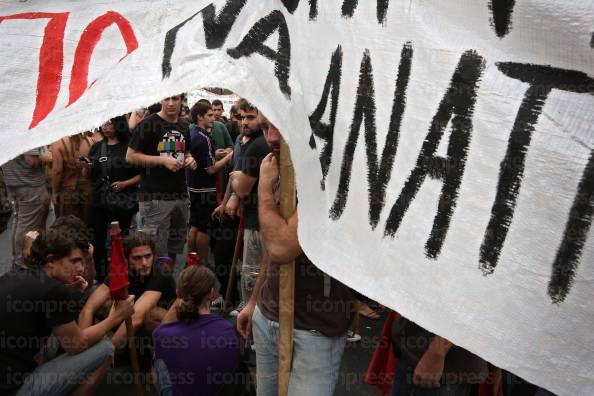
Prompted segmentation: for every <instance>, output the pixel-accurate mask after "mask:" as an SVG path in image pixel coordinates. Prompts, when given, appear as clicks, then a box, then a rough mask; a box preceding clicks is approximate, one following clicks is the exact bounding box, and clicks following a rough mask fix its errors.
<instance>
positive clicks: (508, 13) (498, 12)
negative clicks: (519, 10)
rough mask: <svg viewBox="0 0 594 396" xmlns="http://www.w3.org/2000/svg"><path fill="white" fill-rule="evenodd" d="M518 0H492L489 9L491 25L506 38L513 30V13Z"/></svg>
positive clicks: (496, 32) (500, 35) (498, 35)
mask: <svg viewBox="0 0 594 396" xmlns="http://www.w3.org/2000/svg"><path fill="white" fill-rule="evenodd" d="M515 3H516V0H491V1H490V2H489V10H490V11H491V14H492V17H491V26H493V29H495V34H496V35H497V37H499V38H504V37H505V36H506V35H507V34H508V33H509V32H510V30H511V25H512V15H513V13H514V6H515Z"/></svg>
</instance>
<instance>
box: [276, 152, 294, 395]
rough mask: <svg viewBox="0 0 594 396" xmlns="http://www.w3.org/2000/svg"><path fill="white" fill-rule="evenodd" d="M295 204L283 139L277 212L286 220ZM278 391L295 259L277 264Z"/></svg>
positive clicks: (288, 343) (288, 341) (287, 346)
mask: <svg viewBox="0 0 594 396" xmlns="http://www.w3.org/2000/svg"><path fill="white" fill-rule="evenodd" d="M295 207H296V192H295V171H294V169H293V162H292V161H291V153H290V151H289V146H288V145H287V143H286V142H285V141H284V140H283V141H282V143H281V152H280V213H281V216H283V217H284V218H285V219H288V218H289V217H290V216H291V215H292V214H293V212H294V211H295ZM279 300H280V301H279V351H278V394H279V395H280V396H288V393H289V380H290V379H291V360H292V357H293V322H294V319H295V317H294V302H295V301H294V300H295V262H291V263H288V264H283V265H281V266H280V279H279Z"/></svg>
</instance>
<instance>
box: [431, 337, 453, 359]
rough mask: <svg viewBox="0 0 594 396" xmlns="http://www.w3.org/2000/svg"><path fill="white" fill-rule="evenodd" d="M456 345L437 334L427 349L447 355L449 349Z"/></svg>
mask: <svg viewBox="0 0 594 396" xmlns="http://www.w3.org/2000/svg"><path fill="white" fill-rule="evenodd" d="M453 346H454V344H452V343H451V342H450V341H448V340H446V339H445V338H443V337H440V336H435V337H434V338H433V341H431V344H429V347H428V348H427V351H430V352H433V353H435V354H437V355H439V356H443V357H445V355H446V354H447V353H448V352H449V350H450V349H451V348H452V347H453Z"/></svg>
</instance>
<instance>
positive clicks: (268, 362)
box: [252, 307, 345, 396]
mask: <svg viewBox="0 0 594 396" xmlns="http://www.w3.org/2000/svg"><path fill="white" fill-rule="evenodd" d="M252 332H253V334H254V343H255V344H256V367H257V368H256V380H257V391H258V396H272V395H277V394H278V334H279V325H278V322H273V321H270V320H268V319H266V317H264V315H262V313H261V312H260V309H258V307H256V309H255V311H254V316H253V327H252ZM293 343H294V344H293V362H292V369H291V379H290V381H289V396H301V395H308V396H328V395H332V394H333V393H334V387H335V386H336V381H337V379H338V372H339V369H340V361H341V359H342V353H343V352H344V345H345V337H325V336H323V335H322V334H320V333H319V332H317V331H313V330H312V331H308V330H297V329H294V330H293Z"/></svg>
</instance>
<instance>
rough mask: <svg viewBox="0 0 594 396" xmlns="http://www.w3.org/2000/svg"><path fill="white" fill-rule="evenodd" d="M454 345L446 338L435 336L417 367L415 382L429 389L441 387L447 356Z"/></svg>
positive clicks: (414, 376)
mask: <svg viewBox="0 0 594 396" xmlns="http://www.w3.org/2000/svg"><path fill="white" fill-rule="evenodd" d="M452 346H454V344H452V343H451V342H450V341H448V340H446V339H445V338H443V337H440V336H435V337H434V338H433V341H431V344H429V347H428V348H427V350H426V351H425V353H423V356H421V359H420V360H419V362H418V363H417V366H416V367H415V372H414V375H413V383H414V384H415V385H419V386H421V387H422V388H427V389H432V388H439V386H440V379H441V376H442V374H443V369H444V366H445V357H446V355H447V353H448V352H449V350H450V349H451V348H452Z"/></svg>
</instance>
